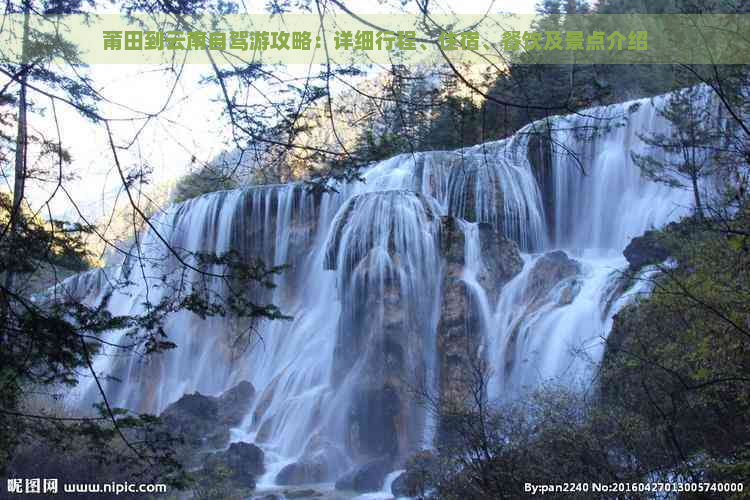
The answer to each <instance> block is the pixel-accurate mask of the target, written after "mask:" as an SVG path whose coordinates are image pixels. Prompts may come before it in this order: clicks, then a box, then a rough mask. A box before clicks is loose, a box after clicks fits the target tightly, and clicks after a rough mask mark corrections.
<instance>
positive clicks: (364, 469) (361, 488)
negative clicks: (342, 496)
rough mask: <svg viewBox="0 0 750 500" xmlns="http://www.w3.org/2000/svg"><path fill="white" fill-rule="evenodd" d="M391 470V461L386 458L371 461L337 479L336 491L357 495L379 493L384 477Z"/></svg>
mask: <svg viewBox="0 0 750 500" xmlns="http://www.w3.org/2000/svg"><path fill="white" fill-rule="evenodd" d="M392 469H393V461H392V460H391V459H390V458H388V457H384V458H379V459H376V460H372V461H370V462H367V463H365V464H362V465H359V466H357V467H355V468H354V469H352V470H351V471H349V472H348V473H346V474H344V475H343V476H342V477H341V478H339V480H338V481H336V489H337V490H347V491H356V492H358V493H366V492H368V491H379V490H380V489H381V488H382V487H383V481H384V480H385V476H387V475H388V473H389V472H391V470H392Z"/></svg>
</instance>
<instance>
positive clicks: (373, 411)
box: [349, 385, 402, 456]
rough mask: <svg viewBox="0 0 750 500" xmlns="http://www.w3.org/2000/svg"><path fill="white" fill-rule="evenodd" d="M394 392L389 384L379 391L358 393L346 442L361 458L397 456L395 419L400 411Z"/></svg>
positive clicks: (370, 390)
mask: <svg viewBox="0 0 750 500" xmlns="http://www.w3.org/2000/svg"><path fill="white" fill-rule="evenodd" d="M401 403H402V401H401V399H400V397H399V394H398V392H397V390H396V389H395V388H393V387H391V386H389V385H386V386H384V387H382V388H381V389H363V390H360V391H357V393H356V394H355V396H354V402H353V404H352V406H351V408H350V410H349V423H350V426H349V433H350V435H349V442H350V443H353V444H355V451H358V452H360V453H361V454H362V455H376V456H377V455H390V456H395V455H396V454H397V453H398V445H399V443H398V432H397V428H396V427H397V422H396V419H397V417H398V415H399V413H400V411H401Z"/></svg>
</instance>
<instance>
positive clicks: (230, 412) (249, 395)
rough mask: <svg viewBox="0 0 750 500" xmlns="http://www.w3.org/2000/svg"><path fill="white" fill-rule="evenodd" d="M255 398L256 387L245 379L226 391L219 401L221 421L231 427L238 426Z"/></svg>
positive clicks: (218, 414) (219, 417)
mask: <svg viewBox="0 0 750 500" xmlns="http://www.w3.org/2000/svg"><path fill="white" fill-rule="evenodd" d="M254 398H255V387H253V384H251V383H250V382H247V381H244V380H243V381H242V382H240V383H239V384H237V385H235V386H234V387H232V388H231V389H229V390H227V391H226V392H224V393H223V394H222V395H221V396H219V398H218V401H217V403H218V413H217V417H218V421H219V423H220V424H222V425H228V426H229V427H236V426H237V425H239V424H240V423H242V420H243V419H244V418H245V415H246V414H247V413H248V410H249V409H250V404H251V403H252V402H253V399H254Z"/></svg>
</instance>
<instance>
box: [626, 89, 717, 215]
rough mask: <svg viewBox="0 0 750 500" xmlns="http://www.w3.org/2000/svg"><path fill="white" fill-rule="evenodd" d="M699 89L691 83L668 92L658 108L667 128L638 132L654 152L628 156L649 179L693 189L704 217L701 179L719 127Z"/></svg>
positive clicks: (709, 163)
mask: <svg viewBox="0 0 750 500" xmlns="http://www.w3.org/2000/svg"><path fill="white" fill-rule="evenodd" d="M701 89H702V87H697V86H694V87H688V88H685V89H681V90H678V91H675V92H673V93H672V94H670V95H669V97H668V98H667V102H666V104H665V105H664V106H663V107H662V108H661V109H659V110H658V113H659V115H660V116H662V117H664V118H665V119H666V120H667V122H668V123H669V124H670V125H671V127H670V131H669V132H666V133H661V132H660V133H654V134H650V135H639V138H640V139H641V140H642V141H643V142H645V143H646V144H647V145H649V146H651V148H652V149H654V150H655V151H654V152H655V153H656V154H638V153H631V156H632V158H633V161H634V162H635V164H636V165H638V167H639V168H640V169H641V172H642V173H643V175H645V176H646V177H648V178H649V179H651V180H653V181H656V182H661V183H664V184H668V185H670V186H673V187H679V188H684V189H690V190H692V192H693V200H694V203H695V211H696V213H697V214H698V216H699V217H701V218H703V215H704V210H703V207H704V203H703V200H702V196H701V186H700V181H701V179H703V178H705V177H707V176H709V175H710V174H711V173H712V171H713V169H712V167H713V166H714V162H715V155H716V151H717V145H718V140H719V139H720V137H721V130H720V127H719V124H718V123H717V121H716V120H715V119H714V112H713V111H714V109H713V106H712V104H711V100H710V99H707V98H706V96H705V94H703V93H701Z"/></svg>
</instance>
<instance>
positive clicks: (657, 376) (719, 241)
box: [601, 209, 750, 480]
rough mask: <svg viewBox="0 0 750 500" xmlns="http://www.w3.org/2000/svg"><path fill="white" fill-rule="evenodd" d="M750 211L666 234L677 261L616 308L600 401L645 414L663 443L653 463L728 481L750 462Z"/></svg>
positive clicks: (681, 225)
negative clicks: (643, 293) (641, 294)
mask: <svg viewBox="0 0 750 500" xmlns="http://www.w3.org/2000/svg"><path fill="white" fill-rule="evenodd" d="M748 222H750V218H748V213H747V210H746V209H745V210H744V211H740V212H739V214H737V215H736V216H734V217H732V218H731V219H727V220H722V221H716V220H709V221H701V220H696V219H687V220H685V221H683V222H681V223H679V224H673V225H671V226H669V227H668V228H667V230H666V231H664V232H662V234H661V239H662V242H663V244H665V245H666V246H667V247H668V248H670V250H671V253H672V255H673V256H674V258H675V259H676V262H677V265H676V267H674V268H664V269H662V270H661V273H660V274H659V276H658V277H657V278H656V280H655V282H654V285H655V288H654V291H653V293H652V294H651V296H650V297H649V298H647V299H644V300H641V301H640V302H638V303H637V304H635V305H632V306H629V307H627V308H626V309H624V310H623V311H621V312H620V313H619V314H618V316H617V318H616V321H615V325H614V327H613V331H612V334H611V336H610V339H611V340H610V343H611V345H610V349H609V350H608V353H607V357H606V359H605V363H604V367H603V369H602V381H601V385H602V391H603V398H604V399H603V401H604V404H607V405H612V404H615V405H618V406H620V407H622V408H624V410H625V411H626V412H628V413H632V414H636V415H639V416H641V417H642V418H644V419H645V420H646V421H647V423H648V426H649V429H651V432H653V433H655V434H656V436H657V437H658V439H659V441H657V443H658V444H659V446H660V447H661V448H662V449H663V452H662V454H661V456H660V457H659V458H658V460H656V461H654V462H653V463H651V464H650V467H651V468H657V467H672V468H675V469H677V470H679V471H680V472H682V473H683V474H685V475H686V476H688V477H694V478H698V477H702V475H706V476H708V477H711V478H712V480H732V478H736V477H737V476H738V475H739V474H740V473H741V471H745V470H747V468H748V466H749V462H748V460H747V458H748V445H747V443H748V442H750V364H748V360H749V359H750V329H749V328H748V326H749V325H750V250H749V247H748V243H749V242H750V240H749V238H750V232H748V229H750V224H748Z"/></svg>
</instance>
